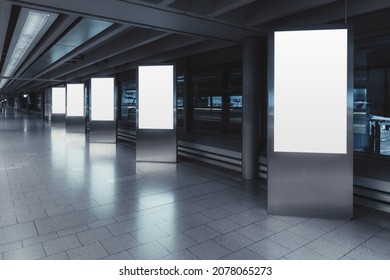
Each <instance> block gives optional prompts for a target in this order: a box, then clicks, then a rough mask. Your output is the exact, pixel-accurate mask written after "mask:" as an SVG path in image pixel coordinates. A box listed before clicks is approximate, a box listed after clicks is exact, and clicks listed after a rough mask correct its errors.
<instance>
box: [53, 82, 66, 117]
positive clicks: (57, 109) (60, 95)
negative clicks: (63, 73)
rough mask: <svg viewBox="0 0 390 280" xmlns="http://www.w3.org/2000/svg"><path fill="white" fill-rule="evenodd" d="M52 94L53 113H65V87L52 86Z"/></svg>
mask: <svg viewBox="0 0 390 280" xmlns="http://www.w3.org/2000/svg"><path fill="white" fill-rule="evenodd" d="M51 96H52V107H51V110H52V114H65V103H66V101H65V98H66V97H65V88H64V87H53V88H51Z"/></svg>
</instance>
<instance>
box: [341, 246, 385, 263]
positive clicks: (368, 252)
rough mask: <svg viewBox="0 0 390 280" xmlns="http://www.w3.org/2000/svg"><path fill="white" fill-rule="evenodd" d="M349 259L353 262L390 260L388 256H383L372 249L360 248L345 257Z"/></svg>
mask: <svg viewBox="0 0 390 280" xmlns="http://www.w3.org/2000/svg"><path fill="white" fill-rule="evenodd" d="M345 257H347V258H348V259H351V260H389V259H390V257H389V256H388V255H383V254H381V253H379V252H376V251H374V250H372V249H370V248H367V247H364V246H359V247H357V248H355V249H353V250H352V251H350V252H349V253H348V254H346V255H345Z"/></svg>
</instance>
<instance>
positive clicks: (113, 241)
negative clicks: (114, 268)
mask: <svg viewBox="0 0 390 280" xmlns="http://www.w3.org/2000/svg"><path fill="white" fill-rule="evenodd" d="M101 243H102V245H103V246H104V248H105V249H106V250H107V251H108V253H109V254H115V253H119V252H121V251H123V250H126V249H130V248H133V247H136V246H139V245H140V244H141V243H140V242H139V241H137V240H136V239H135V238H134V237H133V236H132V235H131V234H130V233H126V234H123V235H119V236H115V237H113V238H109V239H105V240H102V241H101Z"/></svg>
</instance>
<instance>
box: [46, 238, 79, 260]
mask: <svg viewBox="0 0 390 280" xmlns="http://www.w3.org/2000/svg"><path fill="white" fill-rule="evenodd" d="M81 245H82V244H81V243H80V241H79V240H78V238H77V237H76V235H68V236H65V237H61V238H57V239H53V240H49V241H46V242H43V248H44V249H45V252H46V255H47V256H50V255H54V254H57V253H60V252H64V251H67V250H70V249H73V248H77V247H81Z"/></svg>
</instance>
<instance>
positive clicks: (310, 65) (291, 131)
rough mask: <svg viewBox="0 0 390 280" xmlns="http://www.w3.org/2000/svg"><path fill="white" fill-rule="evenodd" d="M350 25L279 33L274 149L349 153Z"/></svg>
mask: <svg viewBox="0 0 390 280" xmlns="http://www.w3.org/2000/svg"><path fill="white" fill-rule="evenodd" d="M347 68H348V30H347V29H325V30H299V31H278V32H275V34H274V151H275V152H297V153H334V154H346V153H347V78H348V69H347Z"/></svg>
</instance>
